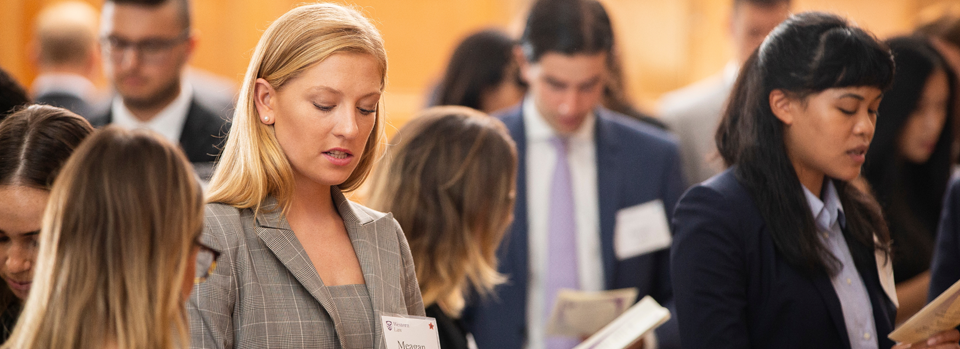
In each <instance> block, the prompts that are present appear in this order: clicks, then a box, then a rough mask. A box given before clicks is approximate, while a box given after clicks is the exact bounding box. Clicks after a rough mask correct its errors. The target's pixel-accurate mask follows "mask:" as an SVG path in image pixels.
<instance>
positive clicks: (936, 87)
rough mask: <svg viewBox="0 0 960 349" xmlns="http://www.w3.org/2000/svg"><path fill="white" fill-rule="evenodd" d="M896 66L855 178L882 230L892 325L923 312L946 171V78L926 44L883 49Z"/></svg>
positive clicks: (892, 42)
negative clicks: (891, 284)
mask: <svg viewBox="0 0 960 349" xmlns="http://www.w3.org/2000/svg"><path fill="white" fill-rule="evenodd" d="M886 43H887V45H888V46H890V51H892V52H893V57H894V60H896V62H897V72H896V75H895V76H894V79H893V86H892V87H891V88H890V90H889V91H887V92H886V93H885V94H884V97H883V102H881V103H880V109H879V112H880V115H882V116H881V117H880V118H879V119H878V120H877V129H876V135H875V136H874V137H873V143H871V144H870V152H869V153H867V162H866V163H865V164H864V167H863V177H864V178H865V179H866V180H867V181H868V182H869V184H870V187H871V188H872V189H873V193H874V194H875V195H876V196H877V201H878V202H879V203H880V206H881V207H882V208H883V212H884V216H885V217H886V218H887V225H888V226H889V228H890V240H891V241H892V244H891V251H890V252H891V255H892V256H893V275H894V279H895V281H896V283H897V298H898V299H899V300H900V307H899V308H898V309H897V322H901V321H903V320H906V319H907V318H909V317H910V316H911V315H913V314H914V313H916V312H917V311H918V310H920V308H922V307H923V305H924V304H926V301H927V288H928V285H929V284H930V273H928V269H929V268H930V259H931V257H932V254H933V242H934V239H935V238H936V231H937V223H938V222H939V220H940V209H941V207H942V203H943V194H944V193H945V192H946V190H947V182H948V181H949V180H950V170H951V167H952V161H951V160H952V159H951V158H952V156H951V144H952V140H953V132H951V127H947V126H946V125H952V124H953V123H952V122H951V121H950V120H951V119H952V117H951V115H953V111H952V109H953V105H954V99H955V98H954V97H953V96H955V92H954V91H955V87H954V83H953V81H954V77H953V73H952V72H951V71H950V69H949V68H947V65H946V63H945V62H944V60H943V58H941V56H940V55H939V54H938V53H937V51H936V49H934V48H933V46H932V45H931V44H930V42H929V41H927V39H926V38H923V37H919V36H912V37H897V38H893V39H889V40H887V41H886Z"/></svg>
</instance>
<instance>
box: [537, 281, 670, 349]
mask: <svg viewBox="0 0 960 349" xmlns="http://www.w3.org/2000/svg"><path fill="white" fill-rule="evenodd" d="M634 299H637V289H636V288H626V289H619V290H610V291H600V292H584V291H573V290H561V291H560V293H559V294H558V296H557V301H556V303H555V304H554V305H553V311H552V312H551V314H550V320H549V321H548V322H547V334H549V335H557V336H567V337H576V338H582V337H586V336H590V338H588V339H587V340H586V341H585V342H583V343H581V344H580V345H578V346H577V347H576V349H588V348H590V349H619V348H624V347H627V346H629V345H630V344H633V343H634V342H636V341H638V340H640V339H641V338H642V337H643V336H644V335H646V334H647V333H649V332H650V331H651V330H653V329H655V328H657V327H658V326H660V325H662V324H663V323H664V322H666V321H667V320H669V319H670V311H669V310H667V309H666V308H664V307H662V306H660V304H658V303H657V301H655V300H653V298H651V297H650V296H647V297H644V298H643V299H642V300H640V302H637V304H632V303H633V300H634ZM631 305H633V306H631Z"/></svg>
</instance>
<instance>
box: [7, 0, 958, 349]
mask: <svg viewBox="0 0 960 349" xmlns="http://www.w3.org/2000/svg"><path fill="white" fill-rule="evenodd" d="M97 13H98V11H97V9H95V8H92V7H90V6H89V5H85V4H84V3H75V2H63V3H58V4H56V5H53V6H51V7H50V8H47V9H45V10H44V11H43V12H41V15H40V16H38V18H37V25H36V28H37V37H36V38H35V42H34V44H32V47H33V48H34V51H33V52H32V59H33V60H34V61H35V62H37V64H38V67H39V72H40V75H39V77H38V78H37V79H36V80H35V81H34V84H33V86H31V87H30V88H29V89H26V88H23V87H21V86H19V85H18V84H17V83H16V81H14V80H13V79H12V78H10V77H9V75H7V74H6V73H4V72H3V71H2V70H0V120H2V121H0V199H2V200H0V201H2V205H0V261H2V262H3V263H2V264H0V278H2V279H3V280H4V282H5V283H6V285H5V286H0V326H3V328H2V333H0V334H2V340H3V341H4V344H3V345H2V348H185V347H191V348H306V347H319V348H388V347H394V346H393V343H388V342H387V341H386V337H385V335H384V332H385V331H386V329H385V328H384V325H383V324H382V322H381V321H380V316H381V315H384V316H385V315H387V314H399V315H403V316H414V317H418V316H419V317H424V316H426V317H430V318H433V319H434V320H435V321H436V323H437V326H438V328H437V333H438V340H439V344H440V346H441V347H443V348H454V349H459V348H462V349H467V348H516V349H520V348H529V349H554V348H566V349H569V348H573V347H574V346H576V345H578V344H579V343H581V342H582V341H583V340H584V338H582V337H576V336H574V337H570V336H564V335H561V334H558V333H556V332H555V331H551V330H550V329H549V326H548V322H549V319H550V318H551V317H552V315H553V314H552V312H553V311H554V304H555V303H556V302H557V299H558V295H559V294H560V293H561V291H562V290H579V291H584V292H592V291H604V290H616V289H624V288H632V289H635V290H637V297H638V298H637V299H639V298H642V297H645V296H650V297H652V298H653V299H655V300H656V301H657V302H658V303H660V304H661V305H663V306H664V307H665V308H666V309H668V310H669V311H670V313H671V314H672V316H671V317H670V319H669V320H668V321H667V322H666V323H664V324H662V325H661V326H659V327H657V328H656V330H655V331H652V332H651V333H649V334H647V335H645V336H643V337H642V338H639V339H638V340H637V341H636V342H635V343H633V344H632V346H631V348H645V349H652V348H664V349H669V348H686V349H693V348H901V349H902V348H928V347H929V348H960V344H958V343H960V331H958V330H956V329H952V330H947V331H944V332H940V333H937V334H934V335H932V336H930V337H929V338H927V339H926V340H924V341H921V342H917V343H895V342H894V341H892V340H891V339H889V338H888V337H887V335H888V334H889V333H890V332H891V331H893V330H894V329H895V328H896V327H897V326H898V324H901V323H903V322H904V321H905V320H906V319H908V318H909V317H910V316H912V315H913V314H915V313H917V312H918V311H919V310H920V309H921V308H922V307H923V306H924V305H925V304H927V303H928V302H929V301H930V300H932V299H934V298H936V297H937V296H939V295H940V294H941V293H942V292H944V291H945V290H946V289H948V288H949V287H950V286H951V285H953V284H954V283H956V282H957V281H958V280H960V211H958V210H960V178H957V179H952V180H951V175H952V174H953V173H954V170H955V168H956V164H957V162H958V161H957V160H958V153H960V137H958V134H960V132H957V131H958V128H957V127H958V125H960V121H958V118H957V113H960V104H958V103H960V98H958V96H960V90H958V88H957V76H956V74H955V72H956V71H957V69H958V68H960V60H958V59H955V58H957V57H960V35H957V33H960V18H952V19H951V18H950V17H949V16H945V17H943V18H941V19H938V20H937V21H936V22H934V23H929V24H926V25H924V26H922V27H920V28H918V30H917V32H916V33H915V34H914V35H909V36H898V37H893V38H888V39H885V40H881V39H879V38H877V37H876V36H874V35H873V34H871V33H870V32H868V31H866V30H864V29H862V28H859V27H857V26H856V25H854V24H852V23H851V22H850V21H848V20H847V19H845V18H843V17H841V16H838V15H835V14H830V13H824V12H804V13H798V14H791V2H790V0H733V1H732V15H731V18H730V26H729V30H730V34H731V38H732V43H733V44H734V46H735V48H736V49H735V50H734V51H735V57H734V58H733V60H731V61H730V62H729V63H728V64H727V66H726V67H725V68H724V70H723V71H722V72H720V73H718V74H717V75H715V76H713V77H710V78H708V79H707V80H705V81H701V82H698V83H695V84H694V85H691V86H689V87H686V88H683V89H681V90H678V91H676V92H672V93H669V94H667V95H665V96H664V98H663V100H662V103H661V108H660V110H659V115H660V116H659V117H654V116H651V115H648V114H646V113H644V112H642V111H640V110H638V109H637V108H636V107H635V106H634V104H633V103H632V102H631V101H630V100H629V98H628V97H627V94H626V93H625V91H624V77H623V74H622V69H621V63H620V60H621V59H622V57H621V56H620V55H619V54H618V52H617V50H616V47H617V43H616V40H615V38H619V37H617V36H615V35H614V30H613V26H612V25H611V22H610V18H609V16H608V14H607V11H606V9H605V8H604V6H603V5H602V4H601V2H598V1H596V0H538V1H535V2H534V3H533V4H532V7H531V8H530V11H529V14H528V15H527V18H526V22H525V26H524V30H523V33H522V35H521V36H520V37H519V38H513V37H511V36H509V35H507V34H505V33H504V32H502V31H499V30H496V29H488V30H484V31H480V32H477V33H475V34H473V35H470V36H468V37H467V38H465V39H464V41H463V42H462V43H461V44H460V45H459V46H458V47H457V48H456V50H455V51H454V52H453V54H452V56H451V58H450V63H449V65H448V67H447V69H446V71H445V74H444V76H443V78H442V79H441V80H440V81H439V83H438V84H437V85H436V87H435V88H434V89H433V91H432V94H431V96H430V98H429V101H428V103H427V105H428V107H427V108H426V109H424V110H423V111H421V112H420V113H418V114H417V115H416V117H414V118H413V119H412V120H411V121H410V122H408V123H407V124H405V125H403V126H402V127H401V128H400V129H399V131H398V132H397V134H396V135H395V136H394V137H393V139H391V140H390V141H389V142H388V141H387V139H386V133H385V128H386V120H385V111H384V109H383V103H382V99H383V98H382V97H383V94H384V92H385V91H384V89H385V87H386V76H387V68H388V64H387V62H388V60H387V51H386V49H385V46H384V40H383V38H382V36H381V33H380V32H379V31H378V29H377V28H376V27H375V26H374V25H372V24H371V19H368V18H366V17H364V16H363V15H362V14H360V13H359V12H358V11H356V10H354V9H352V8H350V7H348V6H343V5H337V4H331V3H313V4H304V5H300V6H298V7H296V8H294V9H292V10H290V11H289V12H287V13H286V14H284V15H282V16H281V17H279V18H278V19H276V20H275V21H274V22H273V23H272V24H271V25H270V26H269V27H268V28H267V29H266V30H265V31H264V32H263V34H262V37H261V38H260V40H259V42H258V43H257V45H256V47H255V48H254V50H253V54H252V57H251V60H250V64H249V66H248V68H247V71H246V73H245V75H244V76H243V79H242V81H241V82H240V84H239V87H238V88H234V87H233V86H232V85H231V83H229V82H223V81H222V80H218V79H217V78H215V77H210V76H209V75H206V74H204V73H202V72H200V71H198V70H196V69H195V68H190V67H188V65H187V62H188V60H189V58H190V55H191V52H192V51H193V50H194V48H195V45H196V38H195V33H194V31H193V29H192V26H191V21H192V18H191V12H190V4H189V3H188V0H106V1H105V2H104V4H103V6H102V8H101V9H100V10H99V16H100V17H99V19H97ZM100 62H102V63H103V66H102V67H101V66H100ZM101 70H102V72H103V74H104V75H105V77H106V78H107V80H108V81H109V82H110V83H111V86H112V89H113V91H114V94H113V95H112V96H110V97H108V98H106V99H102V98H96V96H95V95H96V93H95V92H93V89H94V87H93V83H92V82H91V81H92V80H94V79H95V78H94V76H96V74H99V73H100V71H101ZM368 179H369V180H368ZM355 193H357V194H358V195H354V194H355ZM356 198H362V199H363V200H362V202H363V203H360V202H358V201H357V200H356Z"/></svg>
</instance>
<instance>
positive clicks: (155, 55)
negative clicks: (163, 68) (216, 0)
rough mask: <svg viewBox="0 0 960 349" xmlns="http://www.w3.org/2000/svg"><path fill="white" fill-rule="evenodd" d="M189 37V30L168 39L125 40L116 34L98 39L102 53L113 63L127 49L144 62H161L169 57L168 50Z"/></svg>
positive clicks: (124, 56) (123, 56) (123, 54)
mask: <svg viewBox="0 0 960 349" xmlns="http://www.w3.org/2000/svg"><path fill="white" fill-rule="evenodd" d="M189 38H190V32H189V31H184V32H183V33H182V34H180V35H177V36H176V37H174V38H169V39H159V38H154V39H147V40H141V41H127V40H125V39H122V38H118V37H116V36H113V35H111V36H107V37H104V38H101V39H100V45H101V48H102V49H103V54H104V55H107V56H108V57H110V60H111V61H113V62H114V63H121V62H123V60H124V59H125V58H126V54H127V51H128V50H132V51H133V53H134V54H137V55H138V56H139V58H140V60H141V61H143V62H144V63H157V62H162V61H164V60H166V59H167V58H169V57H170V51H171V49H173V48H174V47H176V46H177V45H180V44H182V43H184V42H186V41H187V39H189Z"/></svg>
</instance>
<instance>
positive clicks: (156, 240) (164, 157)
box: [3, 126, 217, 348]
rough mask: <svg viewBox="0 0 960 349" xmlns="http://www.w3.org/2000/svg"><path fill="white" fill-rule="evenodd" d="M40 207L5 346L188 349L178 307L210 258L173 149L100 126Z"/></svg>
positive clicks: (196, 199) (198, 206) (194, 196)
mask: <svg viewBox="0 0 960 349" xmlns="http://www.w3.org/2000/svg"><path fill="white" fill-rule="evenodd" d="M48 202H49V203H48V204H47V208H46V212H45V214H44V217H43V228H42V230H41V232H40V251H39V253H38V255H37V267H36V274H35V275H34V286H33V289H32V290H31V291H30V297H29V298H28V299H27V303H26V306H25V308H24V310H23V313H22V315H21V317H20V321H19V322H18V323H17V326H16V327H15V328H14V330H13V334H12V335H11V337H10V339H9V341H7V342H6V343H5V344H4V345H3V348H183V347H187V346H188V333H189V332H188V330H187V324H186V323H185V319H186V317H185V310H184V302H185V301H186V299H187V298H188V297H189V294H190V290H191V287H192V285H193V283H194V280H195V279H197V280H202V279H203V278H204V277H205V276H206V274H207V272H208V271H209V270H210V268H211V267H212V265H213V262H214V260H215V258H216V254H217V252H215V251H213V250H211V249H209V248H207V247H204V246H203V245H201V244H199V242H198V237H199V235H200V229H201V227H202V217H203V216H202V213H203V206H202V203H203V202H202V194H201V192H200V186H199V184H198V183H197V181H196V180H195V179H194V174H193V168H192V167H191V166H190V163H188V162H187V160H186V158H184V156H183V155H182V154H181V152H180V150H179V149H178V148H177V147H176V146H174V145H172V144H169V143H168V142H167V141H165V140H163V139H162V138H160V137H159V136H157V135H154V134H152V133H148V132H147V131H134V132H130V131H125V130H123V129H121V128H118V127H112V126H111V127H107V128H106V129H104V130H102V131H100V132H97V133H95V134H93V135H92V136H90V137H89V138H88V139H87V140H86V141H84V142H83V143H82V144H81V145H80V147H79V148H78V149H77V150H76V151H75V153H74V154H73V155H72V156H71V157H70V159H69V160H68V161H67V163H66V165H64V168H63V170H62V171H61V172H60V175H59V176H58V177H57V180H56V181H55V182H54V185H53V190H52V191H51V193H50V200H49V201H48ZM198 261H199V263H198Z"/></svg>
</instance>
